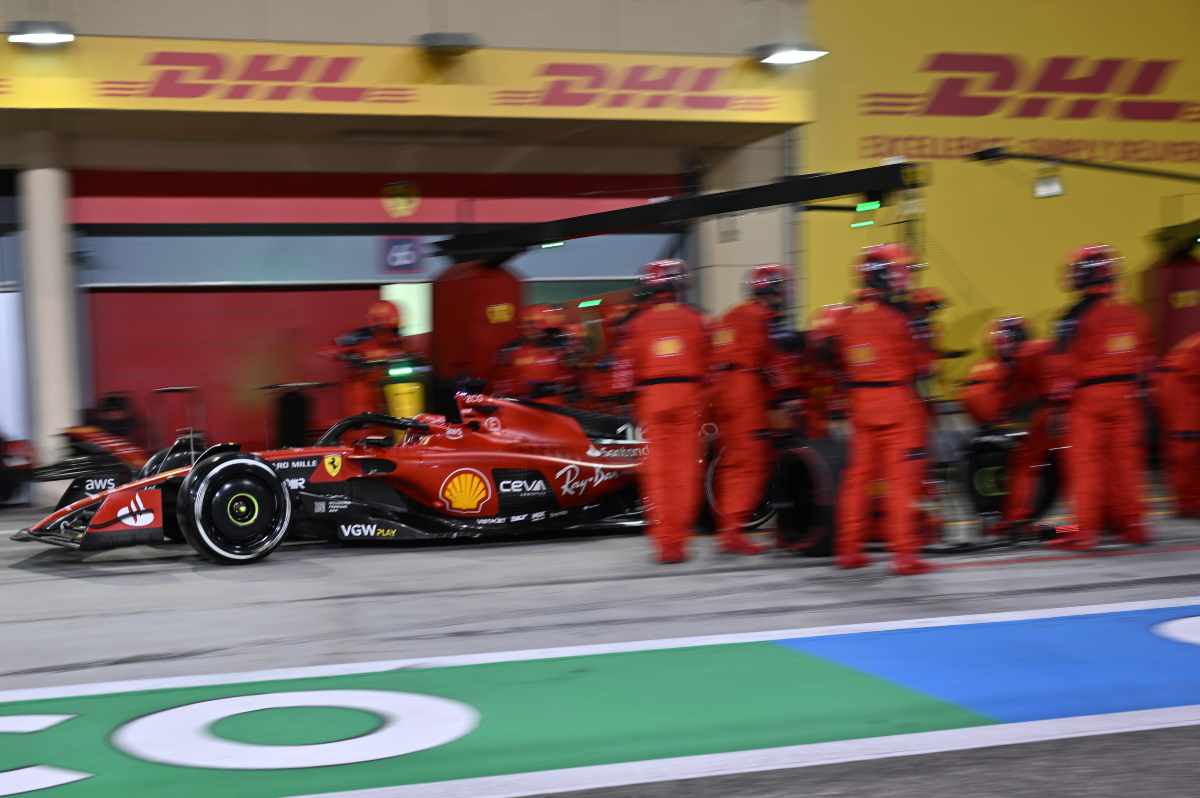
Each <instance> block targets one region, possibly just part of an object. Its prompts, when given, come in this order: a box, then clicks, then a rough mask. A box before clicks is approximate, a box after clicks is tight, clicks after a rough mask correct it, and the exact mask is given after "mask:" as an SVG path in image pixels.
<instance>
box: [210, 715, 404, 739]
mask: <svg viewBox="0 0 1200 798" xmlns="http://www.w3.org/2000/svg"><path fill="white" fill-rule="evenodd" d="M382 725H383V718H381V717H379V716H378V715H375V714H372V713H370V712H364V711H362V710H360V709H350V708H349V707H281V708H279V709H260V710H257V711H255V712H243V713H242V714H240V715H231V716H229V717H227V718H223V719H222V720H219V721H217V722H216V723H214V724H213V725H212V728H211V731H212V734H213V736H215V737H220V738H221V739H223V740H234V741H236V742H239V743H250V744H251V745H318V744H320V743H332V742H336V741H338V740H345V739H347V738H349V737H361V736H363V735H364V734H370V733H371V732H373V731H375V730H376V729H378V728H379V727H380V726H382Z"/></svg>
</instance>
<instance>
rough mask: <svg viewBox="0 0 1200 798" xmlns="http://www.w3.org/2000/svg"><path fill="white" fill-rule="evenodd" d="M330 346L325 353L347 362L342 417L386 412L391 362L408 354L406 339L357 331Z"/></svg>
mask: <svg viewBox="0 0 1200 798" xmlns="http://www.w3.org/2000/svg"><path fill="white" fill-rule="evenodd" d="M343 338H344V339H345V342H341V341H339V342H337V343H335V344H334V345H333V346H332V347H326V348H325V349H323V350H322V353H323V354H325V355H328V356H331V357H334V358H336V359H338V360H341V361H343V362H344V363H346V372H345V376H344V377H343V379H342V397H341V398H342V402H341V404H342V415H343V416H352V415H356V414H358V413H380V412H386V407H385V404H384V399H383V388H382V385H383V380H384V379H385V378H386V377H387V362H388V361H389V360H394V359H396V358H399V357H402V356H403V355H405V354H406V353H407V351H408V350H407V347H406V346H405V342H404V338H402V337H401V336H399V335H393V334H384V335H379V334H376V333H373V332H367V331H365V330H364V331H355V332H352V333H348V334H347V335H346V336H344V337H343Z"/></svg>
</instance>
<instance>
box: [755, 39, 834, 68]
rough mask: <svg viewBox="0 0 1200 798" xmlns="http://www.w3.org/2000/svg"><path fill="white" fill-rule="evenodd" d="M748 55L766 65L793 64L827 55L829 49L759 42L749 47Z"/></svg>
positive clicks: (805, 62) (804, 62) (803, 62)
mask: <svg viewBox="0 0 1200 798" xmlns="http://www.w3.org/2000/svg"><path fill="white" fill-rule="evenodd" d="M750 55H752V56H753V57H754V58H755V59H757V60H758V63H760V64H767V65H768V66H795V65H796V64H807V63H808V62H809V61H816V60H817V59H818V58H821V57H822V56H826V55H829V51H828V50H818V49H816V48H815V47H810V46H808V45H802V44H760V45H758V46H757V47H752V48H750Z"/></svg>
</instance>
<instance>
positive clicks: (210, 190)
mask: <svg viewBox="0 0 1200 798" xmlns="http://www.w3.org/2000/svg"><path fill="white" fill-rule="evenodd" d="M396 183H406V184H409V185H411V186H412V187H413V188H414V189H415V197H416V200H417V201H416V203H415V205H414V206H413V207H412V209H411V213H409V215H406V216H400V217H393V216H391V215H389V214H388V212H387V208H386V207H385V205H384V202H383V199H382V198H383V195H384V193H385V187H386V186H389V185H392V184H396ZM678 184H679V181H678V178H676V177H674V176H671V175H507V174H495V175H476V174H433V173H431V174H409V175H388V174H356V173H309V174H292V173H270V172H262V173H254V172H229V173H214V172H140V171H93V170H81V171H77V172H74V173H73V174H72V191H73V194H74V196H73V197H72V200H71V219H72V221H74V222H75V223H77V224H300V223H313V224H355V223H361V224H365V223H386V222H403V223H407V224H441V223H458V222H462V223H504V222H527V221H543V220H546V219H557V218H560V217H563V216H574V215H580V214H585V213H598V212H601V211H608V210H615V209H617V208H627V207H631V206H634V205H641V204H644V203H645V202H647V201H649V200H650V199H651V198H654V197H661V196H666V195H670V194H674V193H676V192H677V190H678Z"/></svg>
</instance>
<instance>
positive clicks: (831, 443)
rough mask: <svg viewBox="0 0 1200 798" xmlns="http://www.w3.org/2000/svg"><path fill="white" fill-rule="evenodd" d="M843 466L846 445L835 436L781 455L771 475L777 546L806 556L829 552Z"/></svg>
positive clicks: (835, 524) (834, 532)
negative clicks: (772, 478)
mask: <svg viewBox="0 0 1200 798" xmlns="http://www.w3.org/2000/svg"><path fill="white" fill-rule="evenodd" d="M845 467H846V446H845V443H844V442H843V441H842V440H840V439H836V438H814V439H811V440H808V441H806V442H805V443H804V445H802V446H797V447H794V448H791V449H788V450H786V451H785V452H784V453H783V454H782V456H781V457H780V458H779V464H778V467H777V469H776V473H775V478H774V484H775V486H776V491H777V492H776V494H775V495H776V497H777V498H776V501H775V508H776V511H777V518H776V523H777V525H778V532H777V534H778V542H779V546H780V548H785V549H788V550H790V551H794V552H796V553H798V554H804V555H807V556H810V557H828V556H829V555H830V554H832V553H833V541H834V537H835V535H836V534H837V498H838V491H839V490H840V489H841V486H842V472H843V470H844V469H845Z"/></svg>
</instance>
